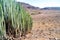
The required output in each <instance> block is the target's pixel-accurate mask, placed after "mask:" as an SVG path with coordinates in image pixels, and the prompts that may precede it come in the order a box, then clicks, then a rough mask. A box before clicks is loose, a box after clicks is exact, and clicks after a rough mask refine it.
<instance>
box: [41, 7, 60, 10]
mask: <svg viewBox="0 0 60 40" xmlns="http://www.w3.org/2000/svg"><path fill="white" fill-rule="evenodd" d="M41 10H60V7H45V8H42V9H41Z"/></svg>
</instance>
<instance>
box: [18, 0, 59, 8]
mask: <svg viewBox="0 0 60 40" xmlns="http://www.w3.org/2000/svg"><path fill="white" fill-rule="evenodd" d="M17 1H18V2H24V3H28V4H30V5H33V6H35V7H40V8H44V7H60V0H38V1H37V0H17Z"/></svg>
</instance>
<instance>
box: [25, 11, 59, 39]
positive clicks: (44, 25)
mask: <svg viewBox="0 0 60 40" xmlns="http://www.w3.org/2000/svg"><path fill="white" fill-rule="evenodd" d="M40 12H41V14H35V15H34V14H33V15H31V16H32V19H33V28H32V31H31V33H29V34H27V37H26V38H25V40H60V11H57V10H40Z"/></svg>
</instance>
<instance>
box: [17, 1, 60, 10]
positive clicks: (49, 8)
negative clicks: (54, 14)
mask: <svg viewBox="0 0 60 40" xmlns="http://www.w3.org/2000/svg"><path fill="white" fill-rule="evenodd" d="M18 3H21V4H22V6H23V7H24V8H28V9H32V10H60V7H45V8H39V7H35V6H32V5H30V4H28V3H24V2H18Z"/></svg>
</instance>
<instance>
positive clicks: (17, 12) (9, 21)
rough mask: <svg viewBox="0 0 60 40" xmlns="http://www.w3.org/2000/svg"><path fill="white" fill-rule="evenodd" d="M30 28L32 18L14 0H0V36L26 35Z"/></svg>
mask: <svg viewBox="0 0 60 40" xmlns="http://www.w3.org/2000/svg"><path fill="white" fill-rule="evenodd" d="M31 29H32V18H31V16H30V15H29V13H28V12H26V11H25V10H24V9H23V8H22V6H21V4H19V3H17V2H16V1H15V0H0V36H4V37H6V34H7V35H8V36H10V35H13V37H17V36H18V35H20V33H21V35H26V33H27V32H29V31H30V30H31Z"/></svg>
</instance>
